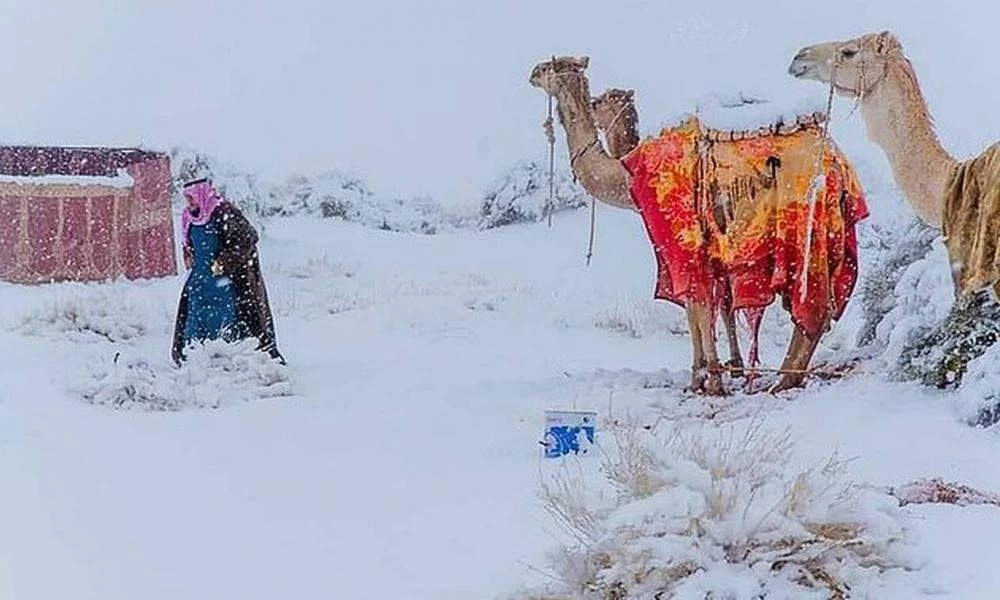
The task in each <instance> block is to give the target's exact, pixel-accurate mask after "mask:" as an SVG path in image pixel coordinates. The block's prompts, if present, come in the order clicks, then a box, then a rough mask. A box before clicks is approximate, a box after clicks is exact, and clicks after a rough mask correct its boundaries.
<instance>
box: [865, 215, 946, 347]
mask: <svg viewBox="0 0 1000 600" xmlns="http://www.w3.org/2000/svg"><path fill="white" fill-rule="evenodd" d="M870 230H871V231H870V235H867V236H865V238H866V239H868V240H870V241H872V242H874V243H877V244H878V247H877V248H872V249H871V250H874V252H875V253H877V254H876V256H877V257H878V258H877V259H876V260H877V262H876V263H875V264H874V265H873V266H872V268H871V269H870V270H869V272H868V274H867V276H866V277H865V278H864V280H863V281H862V282H861V285H860V286H859V287H860V290H859V292H860V299H861V304H862V307H863V314H864V322H863V324H862V326H861V330H860V332H859V334H858V345H860V346H867V345H869V344H872V343H873V342H875V341H876V340H877V339H878V329H879V325H880V324H881V323H882V322H883V320H884V319H885V318H886V316H887V315H888V314H889V313H890V312H891V311H892V310H893V309H895V308H897V306H898V305H899V304H900V301H901V300H902V301H903V302H905V301H906V300H907V299H910V300H911V302H910V303H908V304H912V300H918V301H919V300H920V299H921V298H920V296H923V295H926V293H924V294H912V293H911V292H915V291H917V288H920V287H921V286H920V279H921V277H920V275H923V274H926V273H927V271H926V265H922V266H921V267H917V268H916V269H915V270H914V269H911V266H912V265H914V263H917V262H918V261H922V260H925V259H926V258H927V257H928V254H929V253H930V252H931V251H932V243H933V242H934V240H935V238H937V237H938V236H939V235H940V232H938V231H937V230H935V229H933V228H931V227H928V226H927V225H924V223H923V222H922V221H920V220H919V219H916V218H912V219H910V220H909V221H907V222H906V223H905V224H903V225H902V226H900V227H889V228H879V227H875V226H872V227H870ZM937 259H938V255H937V254H935V255H934V258H932V259H931V260H937ZM914 271H916V272H914ZM907 275H908V278H907V281H906V283H905V284H904V285H903V287H901V288H899V285H900V281H902V280H903V278H904V276H907ZM929 283H930V285H932V286H933V285H936V284H937V283H938V282H937V279H936V278H931V281H930V282H929ZM897 288H899V289H897ZM920 291H921V292H927V291H928V290H927V288H926V287H924V288H921V289H920ZM900 296H904V298H902V299H901V298H900ZM907 296H910V297H909V298H907ZM934 306H936V305H933V306H932V308H933V307H934ZM906 308H907V309H908V308H912V306H907V307H906ZM896 312H897V313H904V314H905V312H906V310H905V309H903V310H897V311H896ZM893 321H895V319H894V320H893ZM885 329H886V327H883V330H885Z"/></svg>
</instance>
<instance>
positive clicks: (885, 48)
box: [875, 29, 902, 54]
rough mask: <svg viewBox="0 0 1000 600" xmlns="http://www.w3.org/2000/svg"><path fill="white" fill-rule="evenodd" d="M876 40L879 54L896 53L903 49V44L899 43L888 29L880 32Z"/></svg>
mask: <svg viewBox="0 0 1000 600" xmlns="http://www.w3.org/2000/svg"><path fill="white" fill-rule="evenodd" d="M875 39H876V40H877V41H878V44H877V46H876V47H877V52H878V53H879V54H883V53H889V52H895V51H898V50H901V49H902V44H900V43H899V40H898V39H896V36H895V35H893V34H892V32H891V31H889V30H888V29H884V30H882V31H880V32H879V34H878V36H876V38H875Z"/></svg>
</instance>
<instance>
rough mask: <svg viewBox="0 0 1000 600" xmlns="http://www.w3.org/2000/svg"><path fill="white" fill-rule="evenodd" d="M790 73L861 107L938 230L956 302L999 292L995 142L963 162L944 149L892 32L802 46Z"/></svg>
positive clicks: (915, 204) (999, 183)
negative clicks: (822, 85) (950, 268)
mask: <svg viewBox="0 0 1000 600" xmlns="http://www.w3.org/2000/svg"><path fill="white" fill-rule="evenodd" d="M788 72H789V74H790V75H792V76H793V77H795V78H797V79H803V80H812V81H818V82H820V83H825V84H827V85H831V86H832V87H833V88H834V89H835V90H836V92H837V93H838V95H841V96H845V97H848V98H852V99H854V100H855V101H856V102H857V104H858V105H859V106H860V109H861V111H860V112H861V116H862V118H863V119H864V122H865V125H866V128H867V132H868V137H869V139H870V140H872V141H873V142H874V143H875V144H876V145H878V146H879V147H880V148H881V149H882V151H883V152H884V153H885V156H886V158H887V159H888V161H889V164H890V166H891V169H892V174H893V178H894V179H895V181H896V184H897V185H899V186H900V188H901V189H902V191H903V194H904V196H905V197H906V199H907V200H908V201H909V203H910V205H911V206H912V208H913V211H914V213H916V215H917V217H918V218H919V219H920V220H921V221H923V222H924V223H926V224H927V225H929V226H930V227H933V228H936V229H941V230H942V231H943V233H944V237H945V245H946V247H947V249H948V254H949V258H950V260H951V262H952V264H953V265H954V267H953V272H952V275H953V281H954V283H955V292H956V296H957V297H958V299H959V300H963V299H968V298H969V297H971V296H972V295H973V294H974V293H976V292H977V291H981V290H983V289H984V288H986V287H989V286H990V285H992V286H993V288H994V291H995V292H1000V283H998V282H1000V273H998V267H997V265H998V263H1000V260H998V259H1000V249H998V242H1000V223H998V220H1000V144H994V145H992V146H991V147H989V148H987V149H986V150H984V151H983V152H982V153H981V154H980V155H979V156H977V157H975V158H972V159H970V160H967V161H964V162H959V161H958V160H956V159H955V158H954V157H952V156H951V155H950V154H949V153H948V152H947V151H946V150H945V149H944V148H943V147H942V145H941V142H940V141H939V140H938V137H937V134H936V133H935V131H934V125H933V122H932V120H931V116H930V111H929V110H928V108H927V103H926V102H925V100H924V97H923V94H922V93H921V90H920V85H919V83H918V81H917V77H916V74H915V72H914V70H913V66H912V64H911V63H910V61H909V59H908V58H907V57H906V56H905V55H904V53H903V46H902V44H901V43H900V42H899V40H898V39H897V37H896V36H895V35H894V34H892V33H891V32H889V31H882V32H879V33H869V34H865V35H862V36H860V37H857V38H854V39H850V40H843V41H832V42H825V43H820V44H816V45H812V46H807V47H805V48H802V49H801V50H799V52H798V53H797V54H796V55H795V57H794V58H793V60H792V62H791V64H790V65H789V67H788Z"/></svg>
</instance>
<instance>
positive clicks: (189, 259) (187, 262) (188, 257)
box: [184, 247, 194, 271]
mask: <svg viewBox="0 0 1000 600" xmlns="http://www.w3.org/2000/svg"><path fill="white" fill-rule="evenodd" d="M193 264H194V253H193V252H191V249H190V248H187V247H185V248H184V268H185V269H187V270H188V271H190V270H191V266H192V265H193Z"/></svg>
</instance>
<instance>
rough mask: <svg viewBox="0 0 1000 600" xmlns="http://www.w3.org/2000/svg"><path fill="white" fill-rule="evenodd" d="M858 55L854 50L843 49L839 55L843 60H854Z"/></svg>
mask: <svg viewBox="0 0 1000 600" xmlns="http://www.w3.org/2000/svg"><path fill="white" fill-rule="evenodd" d="M857 54H858V51H857V50H855V49H854V48H844V49H843V50H841V51H840V55H841V56H843V57H844V58H854V57H855V56H856V55H857Z"/></svg>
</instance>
